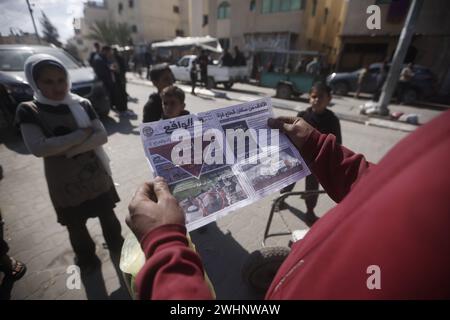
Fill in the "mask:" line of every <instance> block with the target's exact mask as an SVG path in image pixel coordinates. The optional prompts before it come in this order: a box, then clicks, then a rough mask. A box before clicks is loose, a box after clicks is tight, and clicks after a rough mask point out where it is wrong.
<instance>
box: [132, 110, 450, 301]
mask: <svg viewBox="0 0 450 320" xmlns="http://www.w3.org/2000/svg"><path fill="white" fill-rule="evenodd" d="M301 153H302V155H303V157H304V158H305V161H307V162H308V163H310V169H311V171H312V172H313V173H314V174H315V175H316V176H317V177H318V179H319V181H320V183H321V185H322V186H323V187H324V189H325V190H326V191H327V193H328V195H329V196H330V197H331V198H332V199H333V200H335V201H336V202H338V205H337V206H336V207H334V208H333V209H332V210H330V211H329V212H328V213H327V214H326V215H325V216H324V217H323V218H321V219H320V220H319V221H318V222H317V223H316V224H315V225H314V226H313V227H312V228H311V230H310V231H309V233H308V234H307V235H306V237H305V238H304V239H303V240H301V241H299V242H297V243H295V244H294V245H293V246H292V251H291V254H290V255H289V257H288V258H287V259H286V261H285V262H284V263H283V265H282V266H281V267H280V269H279V270H278V273H277V275H276V276H275V278H274V280H273V282H272V285H271V286H270V288H269V290H268V292H267V294H266V298H267V299H439V298H447V299H449V298H450V194H449V192H450V111H449V112H446V113H444V114H443V115H441V116H440V117H438V118H437V119H435V120H433V121H431V122H430V123H428V124H427V125H426V126H424V127H421V128H419V129H417V130H416V131H415V132H414V133H412V134H411V135H409V136H408V137H406V138H405V139H404V140H402V141H401V142H400V143H399V144H398V145H396V146H395V147H394V148H393V149H392V150H391V151H390V152H389V153H388V154H387V155H386V156H385V157H384V158H383V159H382V160H381V161H380V163H379V164H378V165H373V164H370V163H368V162H367V161H366V160H365V158H364V157H363V156H362V155H358V154H355V153H353V152H352V151H350V150H348V149H346V148H345V147H342V146H339V145H338V144H336V139H335V137H334V136H333V135H324V134H320V133H319V132H318V131H314V132H312V133H311V134H310V136H309V137H308V139H307V141H306V143H305V145H304V147H303V149H302V150H301ZM185 233H186V229H185V228H184V227H183V226H180V225H167V226H162V227H160V228H157V229H155V230H153V231H151V232H149V233H148V234H147V235H146V236H145V237H144V238H143V239H142V241H141V244H142V248H143V249H144V252H145V254H146V257H147V261H146V264H145V266H144V267H143V269H142V270H141V272H140V273H139V274H138V277H137V279H136V285H137V290H138V297H139V298H140V299H210V298H211V294H210V291H209V289H208V286H207V285H206V283H205V281H204V277H203V266H202V262H201V260H200V257H199V256H198V255H197V254H196V253H195V252H194V251H192V250H191V249H189V248H188V246H187V240H186V236H185ZM223 272H227V271H226V268H224V270H223Z"/></svg>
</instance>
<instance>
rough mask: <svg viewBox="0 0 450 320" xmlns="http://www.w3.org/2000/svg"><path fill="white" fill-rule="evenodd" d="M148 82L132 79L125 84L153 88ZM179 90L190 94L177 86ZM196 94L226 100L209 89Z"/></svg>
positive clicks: (198, 90) (197, 91)
mask: <svg viewBox="0 0 450 320" xmlns="http://www.w3.org/2000/svg"><path fill="white" fill-rule="evenodd" d="M148 81H149V80H144V79H142V80H139V79H133V78H127V82H128V83H132V84H135V85H140V86H146V87H153V86H152V85H151V84H149V83H148ZM178 87H180V88H181V89H183V91H184V92H186V93H191V90H189V89H186V88H185V87H184V86H178ZM196 94H200V95H202V96H205V97H213V98H225V99H226V98H227V94H226V93H222V92H213V91H211V90H209V89H204V88H200V89H197V90H196Z"/></svg>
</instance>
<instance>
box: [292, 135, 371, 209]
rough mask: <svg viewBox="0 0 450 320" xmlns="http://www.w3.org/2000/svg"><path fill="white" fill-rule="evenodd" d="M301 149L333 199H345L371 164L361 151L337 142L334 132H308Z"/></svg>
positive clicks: (310, 166) (313, 171)
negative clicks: (357, 152) (356, 151)
mask: <svg viewBox="0 0 450 320" xmlns="http://www.w3.org/2000/svg"><path fill="white" fill-rule="evenodd" d="M300 151H301V154H302V156H303V157H304V159H305V161H306V162H307V163H309V168H310V169H311V171H312V173H313V174H314V175H315V176H316V177H317V178H318V180H319V182H320V184H321V185H322V186H323V188H324V189H325V191H326V192H327V193H328V195H329V196H330V197H331V198H332V199H333V200H334V201H336V202H340V201H341V200H342V199H344V197H345V196H346V195H347V194H348V193H349V192H350V190H351V189H352V187H353V185H354V184H355V182H356V181H357V180H358V179H359V178H360V177H361V176H363V175H364V174H365V173H366V172H367V171H368V170H369V168H370V167H372V166H373V164H371V163H369V162H368V161H366V159H365V158H364V156H363V155H361V154H356V153H354V152H353V151H351V150H349V149H347V148H345V147H343V146H341V145H339V144H338V143H337V141H336V137H335V136H334V135H332V134H329V135H327V134H321V133H320V132H319V131H317V130H314V131H313V132H312V133H311V134H310V135H309V137H308V139H307V141H306V143H305V145H304V146H303V148H302V150H300Z"/></svg>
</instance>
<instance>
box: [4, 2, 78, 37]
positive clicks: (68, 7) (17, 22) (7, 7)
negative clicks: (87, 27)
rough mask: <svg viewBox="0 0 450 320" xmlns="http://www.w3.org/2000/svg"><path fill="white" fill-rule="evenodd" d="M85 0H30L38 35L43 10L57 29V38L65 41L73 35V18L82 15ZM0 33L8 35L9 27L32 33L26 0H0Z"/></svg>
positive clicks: (40, 30)
mask: <svg viewBox="0 0 450 320" xmlns="http://www.w3.org/2000/svg"><path fill="white" fill-rule="evenodd" d="M84 2H86V0H30V4H31V5H32V9H33V14H34V19H35V21H36V27H37V29H38V32H39V35H40V36H42V28H41V24H40V22H39V20H40V18H41V16H42V14H41V11H44V12H45V14H46V15H47V17H48V18H49V19H50V21H51V22H52V24H53V25H54V26H55V27H56V28H57V29H58V33H59V36H60V38H59V40H60V41H62V42H65V41H66V40H67V39H69V38H70V37H72V36H73V35H74V33H73V25H72V22H73V18H78V17H81V16H83V3H84ZM0 12H1V13H2V18H1V19H0V33H1V34H2V35H8V34H9V30H10V28H11V27H13V28H20V29H21V30H23V31H24V32H30V33H34V29H33V23H32V21H31V17H30V13H29V11H28V6H27V3H26V0H0Z"/></svg>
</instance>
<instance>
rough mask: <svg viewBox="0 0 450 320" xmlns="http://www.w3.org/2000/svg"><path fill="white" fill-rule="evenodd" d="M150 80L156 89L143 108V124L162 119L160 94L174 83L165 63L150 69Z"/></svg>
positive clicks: (173, 78)
mask: <svg viewBox="0 0 450 320" xmlns="http://www.w3.org/2000/svg"><path fill="white" fill-rule="evenodd" d="M150 79H151V80H152V82H153V85H154V86H155V87H156V89H158V92H155V93H153V94H151V95H150V97H149V98H148V101H147V103H146V104H145V106H144V117H143V118H144V119H143V122H144V123H145V122H153V121H157V120H160V119H161V117H162V100H161V96H160V95H161V92H162V91H163V90H164V89H165V88H167V87H170V86H171V85H172V84H173V83H174V82H175V77H174V76H173V73H172V71H171V70H170V68H169V65H168V64H167V63H161V64H158V65H155V66H153V67H152V70H151V71H150Z"/></svg>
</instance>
